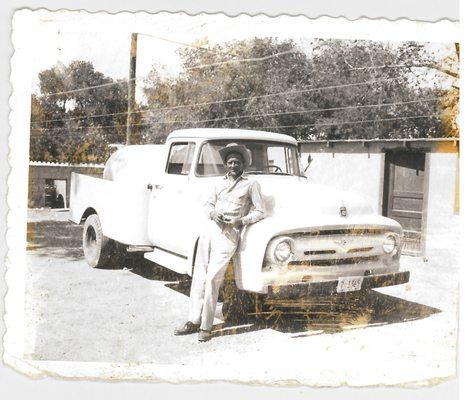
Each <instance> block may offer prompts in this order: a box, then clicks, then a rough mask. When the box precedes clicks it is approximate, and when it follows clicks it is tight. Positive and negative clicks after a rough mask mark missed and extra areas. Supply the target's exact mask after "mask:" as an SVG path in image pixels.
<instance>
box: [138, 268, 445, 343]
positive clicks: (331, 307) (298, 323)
mask: <svg viewBox="0 0 473 400" xmlns="http://www.w3.org/2000/svg"><path fill="white" fill-rule="evenodd" d="M132 272H134V273H136V274H138V275H140V276H143V277H145V278H147V279H153V280H160V281H165V282H167V283H166V286H167V287H168V288H170V289H172V290H175V291H177V292H179V293H182V294H184V295H186V296H189V293H190V286H191V279H190V278H189V277H186V276H184V275H179V274H177V273H174V272H172V271H169V270H167V269H165V268H162V267H159V266H157V265H156V264H153V263H149V264H148V263H139V264H138V263H137V264H136V265H135V266H134V267H133V269H132ZM439 312H441V310H439V309H437V308H433V307H429V306H426V305H423V304H419V303H415V302H413V301H408V300H404V299H401V298H398V297H394V296H389V295H386V294H383V293H380V292H377V291H375V290H368V291H366V292H363V293H356V294H351V293H347V294H345V295H339V296H332V297H328V298H322V299H309V300H307V299H305V300H299V301H292V302H281V301H279V302H278V301H266V302H265V304H264V306H263V311H262V313H260V314H258V315H247V316H246V317H244V318H241V319H239V320H238V321H237V322H236V323H223V324H220V325H218V326H214V332H213V335H214V336H225V335H237V334H241V333H246V332H253V331H258V330H261V329H274V330H277V331H279V332H285V333H293V334H294V335H293V337H295V338H296V337H304V336H312V335H318V334H322V333H337V332H342V331H346V330H349V329H357V328H366V327H371V326H380V325H387V324H395V323H402V322H407V321H413V320H419V319H423V318H427V317H429V316H430V315H432V314H436V313H439Z"/></svg>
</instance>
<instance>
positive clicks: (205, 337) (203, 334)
mask: <svg viewBox="0 0 473 400" xmlns="http://www.w3.org/2000/svg"><path fill="white" fill-rule="evenodd" d="M197 339H198V340H199V342H207V341H209V340H210V339H212V333H211V332H210V331H204V330H203V329H201V330H200V331H199V337H198V338H197Z"/></svg>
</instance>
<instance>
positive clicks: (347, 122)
mask: <svg viewBox="0 0 473 400" xmlns="http://www.w3.org/2000/svg"><path fill="white" fill-rule="evenodd" d="M432 117H437V118H438V117H439V116H438V115H436V114H430V115H414V116H405V117H393V118H381V119H366V120H361V121H342V122H327V123H314V124H297V125H273V126H257V127H254V128H253V129H279V128H304V127H319V126H335V125H350V124H364V123H371V122H385V121H396V120H400V119H402V120H404V119H416V118H432Z"/></svg>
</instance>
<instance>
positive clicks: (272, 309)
mask: <svg viewBox="0 0 473 400" xmlns="http://www.w3.org/2000/svg"><path fill="white" fill-rule="evenodd" d="M27 238H28V247H27V250H34V251H35V253H36V254H37V255H39V256H43V257H49V258H50V257H54V258H61V259H65V260H78V259H82V258H83V253H82V248H81V245H82V226H80V225H75V224H72V223H70V222H67V221H49V220H47V221H39V222H30V223H28V230H27ZM125 265H126V268H127V269H129V270H130V272H133V273H135V274H137V275H140V276H142V277H143V278H146V279H152V280H159V281H164V282H166V286H167V287H168V288H169V289H172V290H175V291H177V292H179V293H183V294H185V295H187V296H189V293H190V286H191V278H190V277H188V276H187V275H180V274H177V273H175V272H173V271H170V270H168V269H165V268H163V267H160V266H158V265H156V264H154V263H152V262H149V261H147V260H145V259H143V257H142V255H139V254H135V255H133V254H132V255H129V256H127V259H126V262H125ZM111 268H113V266H111ZM438 312H440V310H438V309H436V308H433V307H429V306H426V305H423V304H419V303H415V302H412V301H407V300H404V299H401V298H397V297H393V296H389V295H386V294H382V293H380V292H377V291H375V290H369V291H367V292H364V293H362V295H361V296H360V294H346V295H343V296H341V295H340V296H337V297H333V296H332V297H330V298H325V299H309V300H307V299H304V300H299V301H297V302H277V301H273V302H270V301H269V302H268V301H266V302H265V304H264V306H263V309H262V312H261V313H259V314H258V315H247V316H245V317H244V318H242V319H240V320H238V321H237V323H224V324H220V325H218V326H215V327H214V333H213V335H214V336H225V335H236V334H241V333H245V332H252V331H257V330H262V329H274V330H277V331H280V332H286V333H293V334H294V335H293V337H304V336H311V335H318V334H322V333H337V332H342V331H345V330H348V329H356V328H366V327H371V326H380V325H386V324H394V323H402V322H406V321H413V320H418V319H422V318H426V317H428V316H430V315H432V314H435V313H438Z"/></svg>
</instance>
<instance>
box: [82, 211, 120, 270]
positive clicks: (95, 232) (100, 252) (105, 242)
mask: <svg viewBox="0 0 473 400" xmlns="http://www.w3.org/2000/svg"><path fill="white" fill-rule="evenodd" d="M114 248H115V246H114V241H113V240H111V239H109V238H108V237H106V236H105V235H104V234H103V232H102V226H101V225H100V219H99V216H98V215H97V214H92V215H89V216H88V217H87V219H86V220H85V223H84V230H83V233H82V249H83V250H84V257H85V260H86V261H87V264H89V265H90V266H91V267H92V268H102V267H105V266H107V264H108V263H109V261H110V259H111V257H112V255H113V254H114V252H115V251H114V250H115V249H114Z"/></svg>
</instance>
